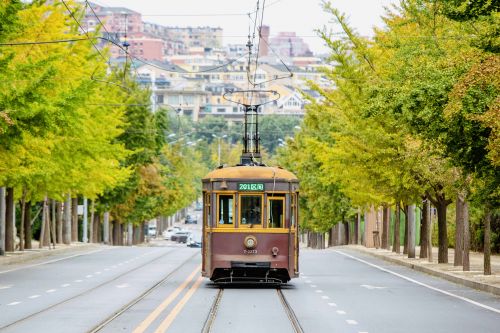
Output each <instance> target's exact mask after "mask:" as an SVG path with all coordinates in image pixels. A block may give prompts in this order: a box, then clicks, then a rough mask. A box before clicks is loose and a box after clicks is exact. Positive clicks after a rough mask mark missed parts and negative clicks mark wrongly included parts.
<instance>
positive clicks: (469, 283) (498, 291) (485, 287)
mask: <svg viewBox="0 0 500 333" xmlns="http://www.w3.org/2000/svg"><path fill="white" fill-rule="evenodd" d="M345 248H347V249H351V250H355V251H357V252H360V253H364V254H368V255H371V256H373V257H376V258H378V259H382V260H385V261H388V262H391V263H394V264H397V265H401V266H405V267H408V268H411V269H414V270H416V271H419V272H423V273H426V274H429V275H432V276H436V277H439V278H442V279H444V280H447V281H450V282H454V283H457V284H461V285H463V286H466V287H469V288H473V289H476V290H481V291H485V292H488V293H492V294H494V295H497V296H500V288H499V287H496V286H493V285H490V284H486V283H482V282H478V281H473V280H469V279H466V278H463V277H459V276H455V275H452V274H449V273H446V272H443V271H439V270H436V269H432V268H429V267H425V266H423V265H419V264H414V263H410V262H407V261H404V260H401V259H398V258H392V257H388V256H386V255H384V254H381V253H376V252H372V251H367V250H364V249H362V248H358V247H345Z"/></svg>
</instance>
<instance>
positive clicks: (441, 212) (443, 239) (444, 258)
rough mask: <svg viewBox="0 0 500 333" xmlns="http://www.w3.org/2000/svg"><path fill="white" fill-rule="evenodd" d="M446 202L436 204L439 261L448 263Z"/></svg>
mask: <svg viewBox="0 0 500 333" xmlns="http://www.w3.org/2000/svg"><path fill="white" fill-rule="evenodd" d="M446 206H447V204H446V203H443V202H439V204H438V205H437V206H436V209H437V213H438V242H439V244H438V246H439V250H438V263H440V264H447V263H448V231H447V225H446Z"/></svg>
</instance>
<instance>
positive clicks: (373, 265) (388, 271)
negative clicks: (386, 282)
mask: <svg viewBox="0 0 500 333" xmlns="http://www.w3.org/2000/svg"><path fill="white" fill-rule="evenodd" d="M334 252H336V253H338V254H341V255H343V256H346V257H349V258H351V259H354V260H357V261H359V262H362V263H364V264H366V265H368V266H372V267H374V268H376V269H379V270H381V271H383V272H386V273H389V274H392V275H394V276H397V277H399V278H401V279H403V280H406V281H409V282H412V283H415V284H418V285H419V286H422V287H425V288H428V289H431V290H434V291H437V292H439V293H442V294H444V295H447V296H450V297H454V298H457V299H459V300H462V301H464V302H467V303H470V304H473V305H475V306H478V307H480V308H483V309H485V310H489V311H492V312H495V313H498V314H500V309H496V308H494V307H491V306H488V305H485V304H482V303H479V302H476V301H473V300H471V299H470V298H467V297H463V296H458V295H455V294H453V293H450V292H447V291H445V290H442V289H439V288H436V287H433V286H431V285H428V284H426V283H423V282H420V281H417V280H415V279H412V278H410V277H407V276H405V275H403V274H399V273H396V272H393V271H391V270H389V269H387V268H383V267H380V266H378V265H375V264H372V263H371V262H368V261H366V260H363V259H360V258H358V257H355V256H352V255H350V254H347V253H344V252H342V251H334Z"/></svg>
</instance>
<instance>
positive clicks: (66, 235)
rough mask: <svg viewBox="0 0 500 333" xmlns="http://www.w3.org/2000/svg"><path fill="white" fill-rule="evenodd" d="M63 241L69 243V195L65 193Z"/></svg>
mask: <svg viewBox="0 0 500 333" xmlns="http://www.w3.org/2000/svg"><path fill="white" fill-rule="evenodd" d="M63 243H64V244H66V245H69V244H71V195H70V194H69V193H68V194H67V195H66V200H65V201H64V223H63Z"/></svg>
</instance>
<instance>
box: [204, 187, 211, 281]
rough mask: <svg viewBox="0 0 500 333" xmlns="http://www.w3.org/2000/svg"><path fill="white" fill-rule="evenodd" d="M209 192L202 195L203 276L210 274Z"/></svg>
mask: <svg viewBox="0 0 500 333" xmlns="http://www.w3.org/2000/svg"><path fill="white" fill-rule="evenodd" d="M210 202H211V200H210V192H204V194H203V243H202V251H203V253H202V258H203V262H202V270H203V272H205V274H208V275H210V274H211V271H210V269H211V267H210V266H211V265H210V264H211V262H210V261H211V260H210V258H211V249H210V244H211V237H212V234H211V232H210V231H209V230H210V224H211V205H210Z"/></svg>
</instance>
